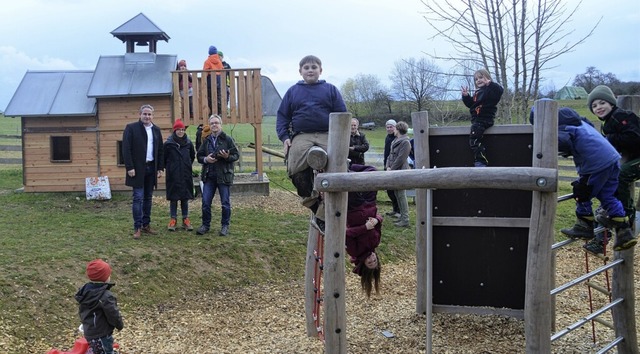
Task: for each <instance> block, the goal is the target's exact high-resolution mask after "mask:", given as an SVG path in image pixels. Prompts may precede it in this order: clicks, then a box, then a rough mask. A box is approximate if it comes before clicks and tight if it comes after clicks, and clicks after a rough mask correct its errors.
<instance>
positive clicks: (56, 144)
mask: <svg viewBox="0 0 640 354" xmlns="http://www.w3.org/2000/svg"><path fill="white" fill-rule="evenodd" d="M51 162H71V137H70V136H52V137H51Z"/></svg>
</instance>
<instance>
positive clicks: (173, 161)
mask: <svg viewBox="0 0 640 354" xmlns="http://www.w3.org/2000/svg"><path fill="white" fill-rule="evenodd" d="M195 158H196V150H195V148H194V147H193V143H191V140H189V137H188V136H187V135H185V136H184V137H183V138H182V139H180V138H179V137H178V136H177V135H176V133H175V132H174V133H173V134H171V135H170V136H169V138H168V139H167V141H165V142H164V166H165V176H166V181H167V199H168V200H185V199H193V168H192V166H193V160H195Z"/></svg>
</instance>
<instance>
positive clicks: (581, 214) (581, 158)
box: [558, 107, 637, 254]
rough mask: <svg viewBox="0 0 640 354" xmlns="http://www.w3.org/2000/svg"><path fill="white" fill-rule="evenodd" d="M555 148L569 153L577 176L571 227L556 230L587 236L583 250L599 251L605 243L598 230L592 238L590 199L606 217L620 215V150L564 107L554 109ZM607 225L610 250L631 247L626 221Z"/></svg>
mask: <svg viewBox="0 0 640 354" xmlns="http://www.w3.org/2000/svg"><path fill="white" fill-rule="evenodd" d="M558 152H559V153H560V154H561V155H563V156H565V157H566V156H573V163H574V164H575V166H576V171H577V172H578V180H576V181H574V182H572V183H571V185H572V186H573V196H574V198H575V199H576V217H577V220H576V223H575V225H573V227H572V228H570V229H562V230H560V231H561V232H562V233H563V234H565V235H567V236H569V237H572V238H581V239H587V240H591V241H590V242H588V243H586V244H585V245H584V246H583V247H584V248H585V250H587V251H589V252H591V253H594V254H602V253H604V246H605V245H604V240H603V239H602V234H599V235H598V237H595V238H594V236H595V235H594V233H593V228H594V215H593V209H592V203H591V199H592V198H596V199H598V200H599V201H600V207H601V208H602V209H603V210H604V211H605V212H606V214H607V215H608V216H609V217H610V218H619V217H622V218H624V216H625V212H624V208H623V207H622V203H621V202H620V200H618V198H616V196H615V193H616V189H617V188H618V174H619V173H620V165H619V160H620V154H618V152H617V151H616V149H615V148H614V147H613V146H612V145H611V144H610V143H609V142H608V141H607V139H605V138H604V137H603V136H602V134H600V133H599V132H598V131H597V130H596V129H595V128H594V127H593V125H592V124H591V122H589V121H588V120H587V119H586V118H583V117H580V115H579V114H578V113H577V112H576V111H574V110H573V109H571V108H566V107H563V108H560V109H559V110H558ZM598 221H600V220H598ZM606 226H609V225H606ZM610 227H613V228H614V230H615V233H616V240H615V244H614V246H613V249H614V250H616V251H621V250H624V249H627V248H630V247H633V245H635V243H636V242H637V241H636V240H635V239H634V237H633V232H632V230H631V227H630V225H629V224H628V223H621V224H616V225H611V226H610Z"/></svg>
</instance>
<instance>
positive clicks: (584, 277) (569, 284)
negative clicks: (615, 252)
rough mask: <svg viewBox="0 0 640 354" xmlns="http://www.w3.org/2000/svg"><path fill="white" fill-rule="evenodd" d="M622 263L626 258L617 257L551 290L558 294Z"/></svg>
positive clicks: (552, 292)
mask: <svg viewBox="0 0 640 354" xmlns="http://www.w3.org/2000/svg"><path fill="white" fill-rule="evenodd" d="M622 263H624V260H622V259H616V260H615V261H613V262H611V263H608V264H606V265H603V266H602V267H600V268H597V269H596V270H594V271H591V272H589V273H587V274H584V275H582V276H579V277H577V278H575V279H573V280H571V281H569V282H566V283H564V284H563V285H560V286H559V287H557V288H555V289H553V290H551V295H556V294H558V293H561V292H563V291H565V290H567V289H569V288H570V287H572V286H574V285H576V284H579V283H581V282H583V281H585V280H587V279H589V278H592V277H593V276H595V275H598V274H600V273H602V272H604V271H605V270H607V269H611V268H613V267H615V266H616V265H618V264H622Z"/></svg>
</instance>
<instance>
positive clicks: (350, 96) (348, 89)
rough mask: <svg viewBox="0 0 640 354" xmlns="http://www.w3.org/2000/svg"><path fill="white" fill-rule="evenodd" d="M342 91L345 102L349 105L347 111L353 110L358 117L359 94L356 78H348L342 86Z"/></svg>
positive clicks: (352, 112)
mask: <svg viewBox="0 0 640 354" xmlns="http://www.w3.org/2000/svg"><path fill="white" fill-rule="evenodd" d="M340 93H341V94H342V99H343V100H344V104H345V105H346V106H347V111H349V112H351V114H353V116H354V117H358V94H357V92H356V82H355V80H354V79H351V78H349V79H347V81H345V82H344V84H342V86H340Z"/></svg>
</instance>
